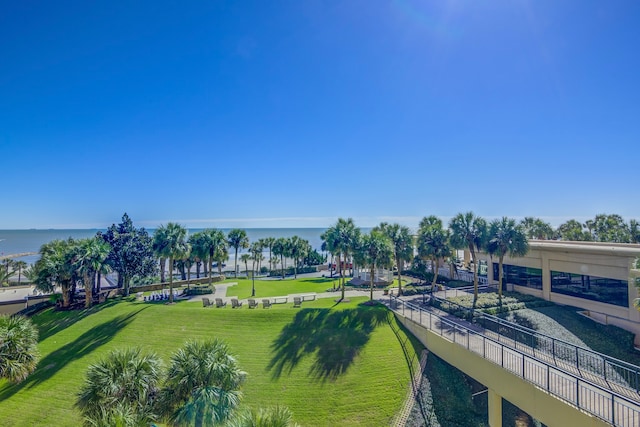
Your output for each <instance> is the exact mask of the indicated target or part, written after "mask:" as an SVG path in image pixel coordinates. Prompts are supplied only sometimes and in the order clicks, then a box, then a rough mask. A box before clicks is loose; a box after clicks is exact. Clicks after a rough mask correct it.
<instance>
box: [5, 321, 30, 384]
mask: <svg viewBox="0 0 640 427" xmlns="http://www.w3.org/2000/svg"><path fill="white" fill-rule="evenodd" d="M39 360H40V352H39V351H38V329H37V328H36V327H35V326H34V325H33V323H32V322H31V320H30V319H29V318H27V317H24V316H4V315H0V378H5V379H7V380H8V381H9V382H12V383H19V382H21V381H24V380H25V379H26V378H27V377H28V376H29V375H30V374H31V373H32V372H33V371H35V369H36V366H37V365H38V361H39Z"/></svg>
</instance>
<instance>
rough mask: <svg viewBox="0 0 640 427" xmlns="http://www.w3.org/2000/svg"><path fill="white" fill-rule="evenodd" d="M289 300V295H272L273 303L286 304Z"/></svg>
mask: <svg viewBox="0 0 640 427" xmlns="http://www.w3.org/2000/svg"><path fill="white" fill-rule="evenodd" d="M288 301H289V297H273V303H274V304H286V303H287V302H288Z"/></svg>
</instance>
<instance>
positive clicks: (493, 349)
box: [389, 296, 640, 427]
mask: <svg viewBox="0 0 640 427" xmlns="http://www.w3.org/2000/svg"><path fill="white" fill-rule="evenodd" d="M389 304H390V307H391V309H392V310H394V311H395V312H397V313H398V314H402V316H403V317H405V318H409V319H411V320H412V321H414V322H417V323H419V324H420V325H422V326H423V327H425V328H426V329H428V330H430V331H432V332H433V333H436V334H438V335H440V336H442V337H445V338H447V339H448V340H450V341H452V342H454V343H456V344H458V345H460V346H462V347H464V348H466V349H467V350H469V351H472V352H474V353H476V354H478V355H480V356H481V357H483V358H484V359H486V360H489V361H491V362H493V363H495V364H497V365H500V366H502V367H503V368H504V369H506V370H508V371H509V372H511V373H513V374H514V375H517V376H519V377H520V378H523V379H524V380H526V381H528V382H530V383H532V384H535V385H536V386H538V387H540V388H542V389H544V390H546V391H547V392H548V393H550V394H552V395H553V396H556V397H558V398H559V399H562V400H564V401H565V402H568V403H569V404H572V405H575V406H577V407H578V408H580V409H582V410H584V411H586V412H588V413H590V414H592V415H594V416H596V417H598V418H600V419H602V420H604V421H605V422H608V423H610V424H612V425H614V426H620V427H636V426H638V425H640V405H639V404H637V403H635V402H633V401H632V400H630V399H628V398H626V397H624V396H622V395H620V394H618V393H616V392H614V391H611V390H607V389H604V388H603V387H601V386H600V385H598V384H596V383H593V382H591V381H589V380H586V379H584V378H581V377H579V376H576V375H574V374H573V373H571V372H569V371H567V370H564V369H562V368H560V367H558V366H552V365H550V364H548V363H547V362H546V361H544V360H541V359H538V358H536V357H533V356H531V355H529V354H527V353H525V352H523V351H520V350H519V349H516V348H511V347H509V346H507V345H505V344H503V343H501V342H499V341H497V340H495V339H493V338H490V337H488V336H486V335H484V334H483V333H482V332H481V331H474V330H472V329H470V328H467V327H465V326H463V325H460V324H458V323H456V322H454V321H451V320H448V319H446V318H444V317H442V316H439V315H437V314H435V313H431V312H429V311H426V310H424V309H422V308H421V307H419V306H417V305H415V304H412V303H409V302H406V301H402V300H400V299H398V298H397V297H394V296H390V300H389Z"/></svg>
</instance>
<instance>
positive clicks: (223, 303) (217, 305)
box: [216, 298, 227, 308]
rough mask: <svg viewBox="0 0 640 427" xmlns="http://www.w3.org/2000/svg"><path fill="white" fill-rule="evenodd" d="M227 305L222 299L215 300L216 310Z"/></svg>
mask: <svg viewBox="0 0 640 427" xmlns="http://www.w3.org/2000/svg"><path fill="white" fill-rule="evenodd" d="M225 305H227V302H226V301H222V298H216V308H222V307H224V306H225Z"/></svg>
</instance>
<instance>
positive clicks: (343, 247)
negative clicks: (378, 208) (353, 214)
mask: <svg viewBox="0 0 640 427" xmlns="http://www.w3.org/2000/svg"><path fill="white" fill-rule="evenodd" d="M320 237H321V238H322V240H324V241H325V242H326V248H327V250H328V251H329V252H331V253H333V254H335V255H336V256H337V257H338V269H339V272H340V282H341V287H342V296H341V298H340V299H341V300H343V299H344V291H345V277H344V265H343V260H344V263H346V262H347V259H348V258H349V256H350V255H351V254H353V252H354V250H355V249H356V248H357V246H358V242H359V239H360V229H359V228H357V227H356V225H355V223H354V222H353V219H351V218H348V219H343V218H338V222H336V224H335V225H333V226H331V227H329V228H328V229H327V230H326V231H325V232H324V233H322V236H320Z"/></svg>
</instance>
